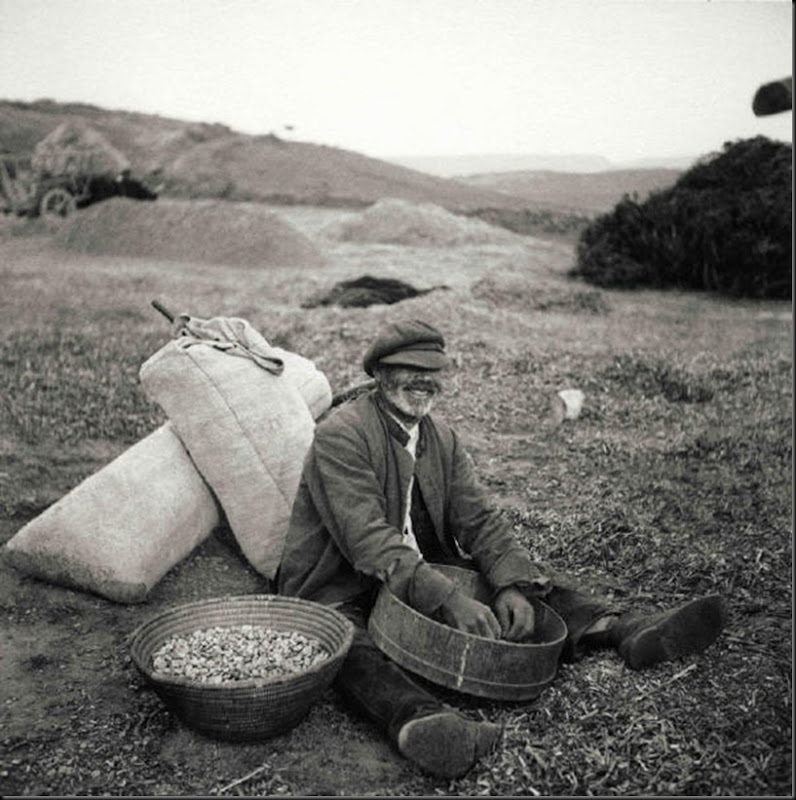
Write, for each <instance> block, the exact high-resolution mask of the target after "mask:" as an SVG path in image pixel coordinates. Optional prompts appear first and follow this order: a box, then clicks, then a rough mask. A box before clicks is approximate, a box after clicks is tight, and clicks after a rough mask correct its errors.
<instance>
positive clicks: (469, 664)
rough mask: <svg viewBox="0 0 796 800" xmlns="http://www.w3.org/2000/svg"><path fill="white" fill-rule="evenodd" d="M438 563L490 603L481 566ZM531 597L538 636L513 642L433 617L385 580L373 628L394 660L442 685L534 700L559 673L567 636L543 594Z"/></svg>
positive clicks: (472, 593)
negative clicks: (541, 597) (397, 593)
mask: <svg viewBox="0 0 796 800" xmlns="http://www.w3.org/2000/svg"><path fill="white" fill-rule="evenodd" d="M434 568H435V569H437V570H439V571H440V572H442V573H443V574H444V575H446V576H447V577H449V578H450V579H451V580H453V581H454V582H455V583H456V584H457V585H458V586H459V588H460V589H461V590H462V591H463V592H464V593H465V594H467V595H468V596H469V597H474V598H475V599H477V600H480V601H481V602H483V603H487V604H488V603H489V600H490V594H491V593H490V590H489V588H488V587H487V585H486V584H485V583H484V581H483V580H482V579H481V577H480V575H479V574H478V573H477V572H474V571H472V570H469V569H462V568H460V567H453V566H448V565H442V564H434ZM532 603H533V606H534V610H535V612H536V632H535V634H534V636H533V639H532V641H530V642H522V643H514V642H507V641H505V640H501V639H487V638H484V637H482V636H474V635H473V634H470V633H465V632H464V631H460V630H456V629H455V628H452V627H450V626H448V625H445V624H443V623H441V622H437V621H435V620H433V619H430V618H429V617H426V616H424V615H423V614H421V613H420V612H419V611H416V610H415V609H413V608H411V607H410V606H408V605H407V604H406V603H404V602H402V601H401V600H399V599H398V598H397V597H396V596H395V595H394V594H393V593H392V592H391V591H390V590H389V589H388V588H387V587H386V586H383V587H382V588H381V590H380V591H379V596H378V598H377V600H376V604H375V606H374V607H373V611H372V612H371V615H370V619H369V621H368V631H369V632H370V635H371V637H372V639H373V641H374V642H375V643H376V645H377V646H378V647H379V649H380V650H382V652H384V653H385V654H386V655H387V656H389V657H390V658H391V659H392V660H393V661H395V662H397V663H398V664H400V665H401V666H402V667H404V668H405V669H408V670H410V671H412V672H415V673H416V674H418V675H422V676H423V677H424V678H427V679H428V680H430V681H433V682H434V683H437V684H439V685H440V686H445V687H447V688H448V689H455V690H456V691H458V692H462V693H464V694H469V695H474V696H476V697H487V698H490V699H493V700H509V701H516V700H530V699H533V698H535V697H537V696H538V695H540V694H541V693H542V691H543V690H544V689H545V687H546V686H548V685H549V684H550V682H551V681H552V680H553V678H554V677H555V675H556V671H557V669H558V659H559V656H560V655H561V650H562V649H563V647H564V641H565V640H566V637H567V626H566V624H565V623H564V620H562V619H561V617H560V616H559V615H558V614H557V613H556V612H555V611H553V609H552V608H550V606H548V605H547V604H545V603H542V602H541V601H539V600H533V601H532Z"/></svg>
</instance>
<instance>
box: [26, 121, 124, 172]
mask: <svg viewBox="0 0 796 800" xmlns="http://www.w3.org/2000/svg"><path fill="white" fill-rule="evenodd" d="M31 160H32V163H33V168H34V169H36V170H39V171H41V172H49V173H51V174H53V175H62V174H65V173H67V174H72V173H74V172H76V171H80V172H82V173H84V174H87V175H117V174H118V173H119V172H121V171H122V170H123V169H129V168H130V162H129V160H128V159H127V158H126V157H125V156H124V155H123V154H122V153H121V152H120V151H119V150H117V149H116V148H115V147H114V146H113V145H112V144H111V143H110V142H109V141H108V140H107V139H106V138H105V137H104V136H103V135H102V134H101V133H100V132H99V131H97V130H95V129H94V128H92V127H90V126H89V125H87V124H86V123H84V122H81V121H70V122H62V123H61V124H60V125H59V126H58V127H57V128H55V130H53V131H52V132H51V133H50V134H48V135H47V136H45V137H44V139H42V140H41V141H40V142H39V143H38V144H37V145H36V147H35V148H34V150H33V156H32V159H31Z"/></svg>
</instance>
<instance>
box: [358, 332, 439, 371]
mask: <svg viewBox="0 0 796 800" xmlns="http://www.w3.org/2000/svg"><path fill="white" fill-rule="evenodd" d="M377 364H390V365H393V366H402V367H416V368H418V369H429V370H440V369H443V368H444V367H447V366H448V364H450V360H449V359H448V357H447V356H446V355H445V340H444V339H443V338H442V334H441V333H440V332H439V331H438V330H437V329H436V328H433V327H432V326H431V325H429V324H428V323H426V322H422V321H421V320H419V319H412V320H406V321H404V322H393V323H391V324H390V325H387V326H386V327H385V328H384V329H382V331H381V332H380V333H379V335H378V336H377V337H376V341H374V342H373V344H372V345H371V346H370V347H369V348H368V350H367V352H366V353H365V356H364V358H363V359H362V366H363V367H364V368H365V372H367V374H368V375H373V369H374V367H375V366H376V365H377Z"/></svg>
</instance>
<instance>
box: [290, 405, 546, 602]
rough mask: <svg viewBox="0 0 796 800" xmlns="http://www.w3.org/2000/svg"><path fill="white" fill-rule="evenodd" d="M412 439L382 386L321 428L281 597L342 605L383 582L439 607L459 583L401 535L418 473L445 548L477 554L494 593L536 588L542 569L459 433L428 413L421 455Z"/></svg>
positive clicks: (294, 520)
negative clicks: (489, 495)
mask: <svg viewBox="0 0 796 800" xmlns="http://www.w3.org/2000/svg"><path fill="white" fill-rule="evenodd" d="M406 441H407V433H406V431H405V430H404V429H403V428H402V427H401V426H400V425H399V424H398V423H397V422H396V421H395V420H394V419H393V418H392V417H391V416H390V415H389V414H388V413H387V412H386V411H385V410H384V409H383V408H382V407H381V402H380V400H379V398H378V395H377V394H376V393H375V392H372V393H370V394H367V395H365V396H362V397H359V398H358V399H356V400H354V401H352V402H349V403H347V404H346V405H344V406H341V407H340V408H339V409H337V410H336V411H335V412H334V413H333V414H332V415H331V416H330V417H328V418H327V419H326V420H324V421H323V422H321V423H320V424H319V425H318V427H317V428H316V430H315V437H314V441H313V443H312V446H311V448H310V450H309V452H308V453H307V457H306V459H305V461H304V468H303V472H302V477H301V481H300V484H299V488H298V493H297V495H296V500H295V502H294V504H293V510H292V515H291V519H290V524H289V527H288V532H287V537H286V543H285V550H284V553H283V556H282V562H281V566H280V569H279V574H278V576H277V581H278V591H279V593H280V594H287V595H294V596H298V597H304V598H307V599H310V600H315V601H318V602H321V603H337V602H342V601H346V600H351V599H353V598H354V597H356V596H358V595H360V594H362V593H363V592H366V591H369V590H372V589H374V588H375V587H377V586H378V585H379V583H380V582H381V583H386V584H387V585H388V586H389V587H390V589H391V590H392V592H393V593H394V594H395V595H396V596H397V597H399V598H400V599H401V600H403V601H404V602H406V603H408V604H409V605H410V606H412V607H413V608H416V609H417V610H418V611H420V612H421V613H424V614H431V613H433V612H434V611H435V610H436V609H437V608H439V606H440V605H441V604H442V603H443V602H444V601H445V599H446V598H447V597H448V596H449V595H450V594H451V593H452V592H454V591H456V587H455V585H454V584H453V582H452V581H451V580H450V579H449V578H448V577H446V576H444V575H442V574H441V573H440V572H439V571H437V570H435V569H434V567H433V566H432V565H430V564H428V563H426V561H424V560H423V558H422V556H421V555H420V554H419V553H418V552H417V550H415V549H414V548H412V547H411V546H409V545H408V544H407V543H406V542H405V540H404V537H403V534H402V529H403V522H404V519H405V516H406V504H407V494H408V488H409V481H410V478H411V476H412V474H413V471H414V474H415V476H416V478H415V479H416V480H417V481H418V482H419V486H420V490H421V492H422V495H423V498H424V500H425V504H426V506H427V509H428V512H429V515H430V517H431V520H432V522H433V525H434V529H435V533H436V535H437V537H438V539H439V541H440V545H441V548H442V551H443V552H445V553H447V554H448V555H450V556H452V557H455V556H457V555H460V554H461V553H464V554H465V555H468V556H470V557H471V558H472V559H473V560H474V562H475V564H474V566H477V568H478V569H479V570H480V572H481V574H482V575H483V576H484V577H485V578H486V580H487V582H488V583H489V585H490V586H491V587H492V588H493V589H494V590H495V591H497V590H500V589H503V588H505V587H507V586H511V585H518V586H519V587H520V588H529V587H531V584H532V583H533V581H534V579H535V578H537V577H538V576H539V570H538V569H537V568H536V567H535V566H534V565H533V564H532V562H531V559H530V555H529V553H528V551H527V550H525V548H523V547H522V546H521V545H520V544H519V543H518V542H517V541H516V540H515V539H514V536H513V534H512V532H511V530H510V528H509V527H508V525H507V524H506V522H505V521H504V520H503V519H502V518H501V516H500V513H499V512H498V511H497V509H495V508H493V507H491V506H490V504H489V503H488V502H487V500H486V497H485V494H484V491H483V490H482V488H481V487H480V486H479V485H478V482H477V480H476V477H475V473H474V471H473V466H472V462H471V459H470V457H469V455H468V454H467V453H466V452H465V450H464V448H463V447H462V444H461V442H460V441H459V439H458V437H457V436H456V434H455V433H454V432H453V431H452V430H451V429H450V428H449V427H448V426H447V425H444V424H440V423H438V422H435V421H433V420H432V419H431V418H430V417H428V416H427V417H424V418H423V419H422V420H421V421H420V439H419V442H418V445H417V454H416V455H417V458H416V461H415V460H414V459H413V458H412V456H411V455H410V454H409V453H408V452H407V450H406V449H405V447H404V445H405V443H406ZM457 551H460V552H457Z"/></svg>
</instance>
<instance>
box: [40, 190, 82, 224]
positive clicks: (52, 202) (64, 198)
mask: <svg viewBox="0 0 796 800" xmlns="http://www.w3.org/2000/svg"><path fill="white" fill-rule="evenodd" d="M75 207H76V203H75V198H74V197H73V196H72V195H71V194H70V193H69V192H68V191H67V190H66V189H62V188H60V187H56V188H55V189H50V191H49V192H47V193H46V194H45V195H44V197H42V199H41V203H40V205H39V212H40V213H41V215H42V216H43V217H50V218H52V217H66V216H68V215H69V214H71V213H72V212H73V211H74V210H75Z"/></svg>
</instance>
